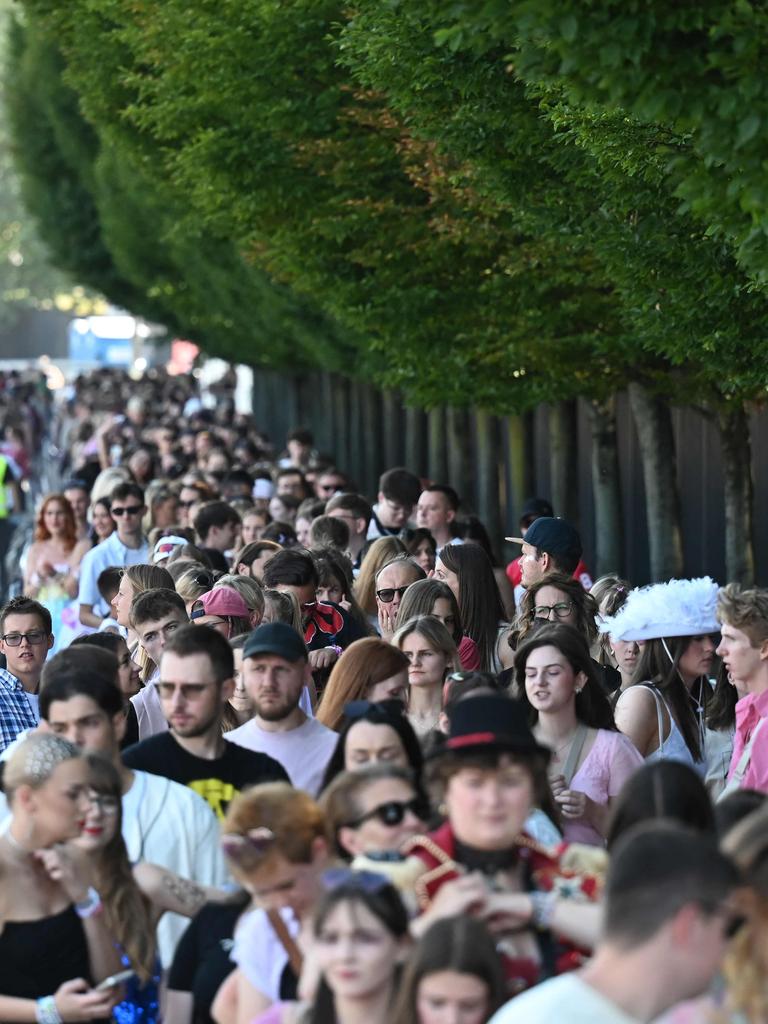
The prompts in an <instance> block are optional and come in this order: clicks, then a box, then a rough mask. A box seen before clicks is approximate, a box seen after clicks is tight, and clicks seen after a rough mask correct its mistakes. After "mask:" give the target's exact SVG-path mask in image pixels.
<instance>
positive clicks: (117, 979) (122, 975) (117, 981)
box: [93, 970, 133, 992]
mask: <svg viewBox="0 0 768 1024" xmlns="http://www.w3.org/2000/svg"><path fill="white" fill-rule="evenodd" d="M132 977H133V971H131V970H128V971H120V972H119V973H118V974H110V976H109V977H108V978H105V979H104V981H100V982H99V984H98V985H96V986H94V989H93V991H94V992H103V991H104V989H105V988H114V987H115V985H122V983H123V982H124V981H128V979H129V978H132Z"/></svg>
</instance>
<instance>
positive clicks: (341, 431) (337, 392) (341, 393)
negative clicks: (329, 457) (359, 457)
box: [333, 374, 349, 469]
mask: <svg viewBox="0 0 768 1024" xmlns="http://www.w3.org/2000/svg"><path fill="white" fill-rule="evenodd" d="M333 419H334V423H335V431H334V433H335V434H336V446H335V449H334V452H333V458H334V461H335V462H336V463H337V465H338V466H339V468H341V469H345V468H346V467H348V466H349V381H348V380H347V379H346V377H342V376H340V375H339V374H336V375H334V378H333Z"/></svg>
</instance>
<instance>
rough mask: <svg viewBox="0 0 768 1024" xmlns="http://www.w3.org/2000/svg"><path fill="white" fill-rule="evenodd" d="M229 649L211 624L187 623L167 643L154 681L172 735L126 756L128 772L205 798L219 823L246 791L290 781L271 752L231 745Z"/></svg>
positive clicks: (133, 749) (136, 747) (132, 749)
mask: <svg viewBox="0 0 768 1024" xmlns="http://www.w3.org/2000/svg"><path fill="white" fill-rule="evenodd" d="M234 671H235V670H234V657H233V654H232V649H231V648H230V646H229V644H228V643H227V641H226V640H225V638H224V637H223V636H222V635H221V633H219V632H217V631H216V630H215V629H212V628H211V627H210V626H182V627H180V628H179V629H177V630H176V632H175V633H173V635H172V636H171V639H170V640H169V641H168V643H167V644H166V646H165V648H164V650H163V653H162V657H161V659H160V677H159V680H158V682H157V683H156V684H155V685H156V687H157V692H158V694H159V697H160V702H161V704H162V706H163V714H164V715H165V717H166V719H167V721H168V726H169V731H168V732H161V733H158V734H157V735H156V736H150V737H149V738H148V739H145V740H142V741H141V743H136V744H135V745H134V746H132V747H129V748H128V749H127V750H126V751H124V753H123V763H124V764H125V765H127V766H128V767H129V768H135V769H138V770H139V771H145V772H150V773H151V774H152V775H164V776H165V777H166V778H168V779H172V780H173V781H174V782H179V783H181V784H182V785H184V786H189V787H190V789H193V790H194V791H195V792H196V793H198V794H199V795H200V796H201V797H203V798H204V799H205V800H207V801H208V804H209V805H210V807H211V809H212V810H213V812H214V813H215V814H216V816H217V817H218V818H223V817H224V815H225V814H226V811H227V808H228V807H229V804H230V802H231V801H232V800H233V798H234V797H235V796H237V794H238V793H239V792H240V791H241V790H243V789H245V788H246V786H254V785H256V784H257V783H260V782H288V781H289V779H288V776H287V775H286V772H285V769H284V768H283V767H282V765H280V764H279V763H278V762H277V761H275V760H274V759H273V758H271V757H269V756H268V755H267V754H262V753H257V752H255V751H253V750H245V749H244V748H243V747H241V746H238V745H237V744H236V743H228V742H227V741H226V740H225V739H224V737H223V736H222V734H221V719H222V715H223V713H224V708H225V706H226V704H227V701H228V700H229V698H230V697H231V696H232V692H233V690H234V685H235V683H234Z"/></svg>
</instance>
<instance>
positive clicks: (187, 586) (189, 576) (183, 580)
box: [176, 565, 212, 605]
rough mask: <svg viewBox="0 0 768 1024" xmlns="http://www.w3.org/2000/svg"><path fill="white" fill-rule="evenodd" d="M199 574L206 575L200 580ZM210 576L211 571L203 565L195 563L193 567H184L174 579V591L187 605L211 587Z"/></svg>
mask: <svg viewBox="0 0 768 1024" xmlns="http://www.w3.org/2000/svg"><path fill="white" fill-rule="evenodd" d="M201 574H202V575H205V576H206V581H204V582H201V581H200V576H201ZM211 578H212V577H211V571H210V569H206V568H205V566H202V565H196V566H195V567H194V568H193V569H186V570H185V571H184V572H183V573H182V574H181V576H179V578H178V579H177V580H176V593H177V594H178V595H179V597H180V598H181V599H182V600H183V601H184V604H187V605H188V604H190V603H191V602H192V601H196V600H197V599H198V597H202V596H203V594H207V593H208V591H209V590H211V589H212V587H211V585H210V581H211Z"/></svg>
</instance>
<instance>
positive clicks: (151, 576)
mask: <svg viewBox="0 0 768 1024" xmlns="http://www.w3.org/2000/svg"><path fill="white" fill-rule="evenodd" d="M121 576H124V577H125V578H126V579H127V580H128V582H129V583H130V584H131V588H132V589H133V597H132V599H131V605H133V602H134V601H135V600H136V598H137V597H138V596H139V594H144V593H146V592H147V591H148V590H158V589H160V588H163V589H166V590H175V589H176V585H175V583H174V582H173V576H171V574H170V573H169V572H168V570H167V569H166V568H164V567H163V566H162V565H152V564H150V563H149V562H137V563H136V565H127V566H126V567H125V568H124V569H123V570H122V572H121ZM136 664H137V665H138V666H139V675H140V677H141V681H142V682H143V683H146V681H147V680H148V679H149V677H150V676H151V675H152V673H153V672H154V671H155V668H156V667H157V666H156V665H155V663H154V661H152V659H151V658H150V656H149V655H148V654H147V652H146V651H145V650H144V648H143V647H142V646H141V644H139V646H138V648H137V650H136Z"/></svg>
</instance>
